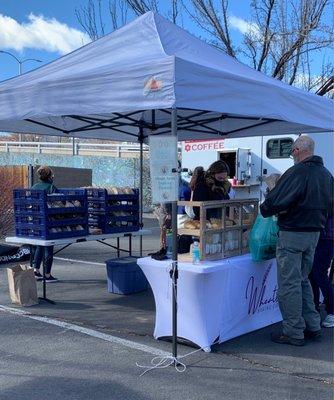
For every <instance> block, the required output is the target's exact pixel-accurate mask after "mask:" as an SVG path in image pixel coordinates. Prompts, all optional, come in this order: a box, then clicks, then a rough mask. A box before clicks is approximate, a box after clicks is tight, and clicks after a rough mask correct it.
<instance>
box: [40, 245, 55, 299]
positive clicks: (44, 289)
mask: <svg viewBox="0 0 334 400" xmlns="http://www.w3.org/2000/svg"><path fill="white" fill-rule="evenodd" d="M46 261H47V260H46V259H45V253H44V256H43V297H38V299H39V300H43V301H46V302H47V303H50V304H56V303H55V302H54V301H53V300H50V299H48V298H47V297H46V281H45V263H46Z"/></svg>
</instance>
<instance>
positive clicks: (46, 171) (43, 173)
mask: <svg viewBox="0 0 334 400" xmlns="http://www.w3.org/2000/svg"><path fill="white" fill-rule="evenodd" d="M37 175H38V177H39V179H40V180H41V181H43V182H47V181H49V180H50V179H52V178H53V171H52V169H51V168H50V167H48V166H47V165H43V166H41V167H39V168H38V170H37Z"/></svg>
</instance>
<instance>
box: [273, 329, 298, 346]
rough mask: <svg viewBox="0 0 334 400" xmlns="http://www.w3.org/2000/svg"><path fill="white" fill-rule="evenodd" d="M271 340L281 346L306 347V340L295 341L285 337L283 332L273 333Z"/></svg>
mask: <svg viewBox="0 0 334 400" xmlns="http://www.w3.org/2000/svg"><path fill="white" fill-rule="evenodd" d="M271 340H272V341H273V342H275V343H279V344H291V345H292V346H304V344H305V340H304V339H295V338H292V337H290V336H287V335H284V333H282V332H278V333H272V334H271Z"/></svg>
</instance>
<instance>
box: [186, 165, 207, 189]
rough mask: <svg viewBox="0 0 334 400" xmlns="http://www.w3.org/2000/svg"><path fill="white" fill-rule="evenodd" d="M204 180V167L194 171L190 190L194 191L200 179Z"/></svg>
mask: <svg viewBox="0 0 334 400" xmlns="http://www.w3.org/2000/svg"><path fill="white" fill-rule="evenodd" d="M203 178H204V168H203V167H196V168H195V169H194V172H193V174H192V177H191V179H190V183H189V187H190V190H194V189H195V187H196V185H197V182H198V180H199V179H203Z"/></svg>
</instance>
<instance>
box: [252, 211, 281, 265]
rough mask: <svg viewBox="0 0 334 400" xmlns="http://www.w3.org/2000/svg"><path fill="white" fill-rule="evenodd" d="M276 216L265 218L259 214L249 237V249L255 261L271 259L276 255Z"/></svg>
mask: <svg viewBox="0 0 334 400" xmlns="http://www.w3.org/2000/svg"><path fill="white" fill-rule="evenodd" d="M277 234H278V226H277V218H276V217H274V216H273V217H268V218H264V217H262V215H261V214H259V215H258V216H257V218H256V220H255V223H254V225H253V228H252V230H251V234H250V237H249V249H250V252H251V255H252V259H253V261H263V260H270V259H271V258H274V257H275V256H276V243H277V237H278V235H277Z"/></svg>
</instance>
